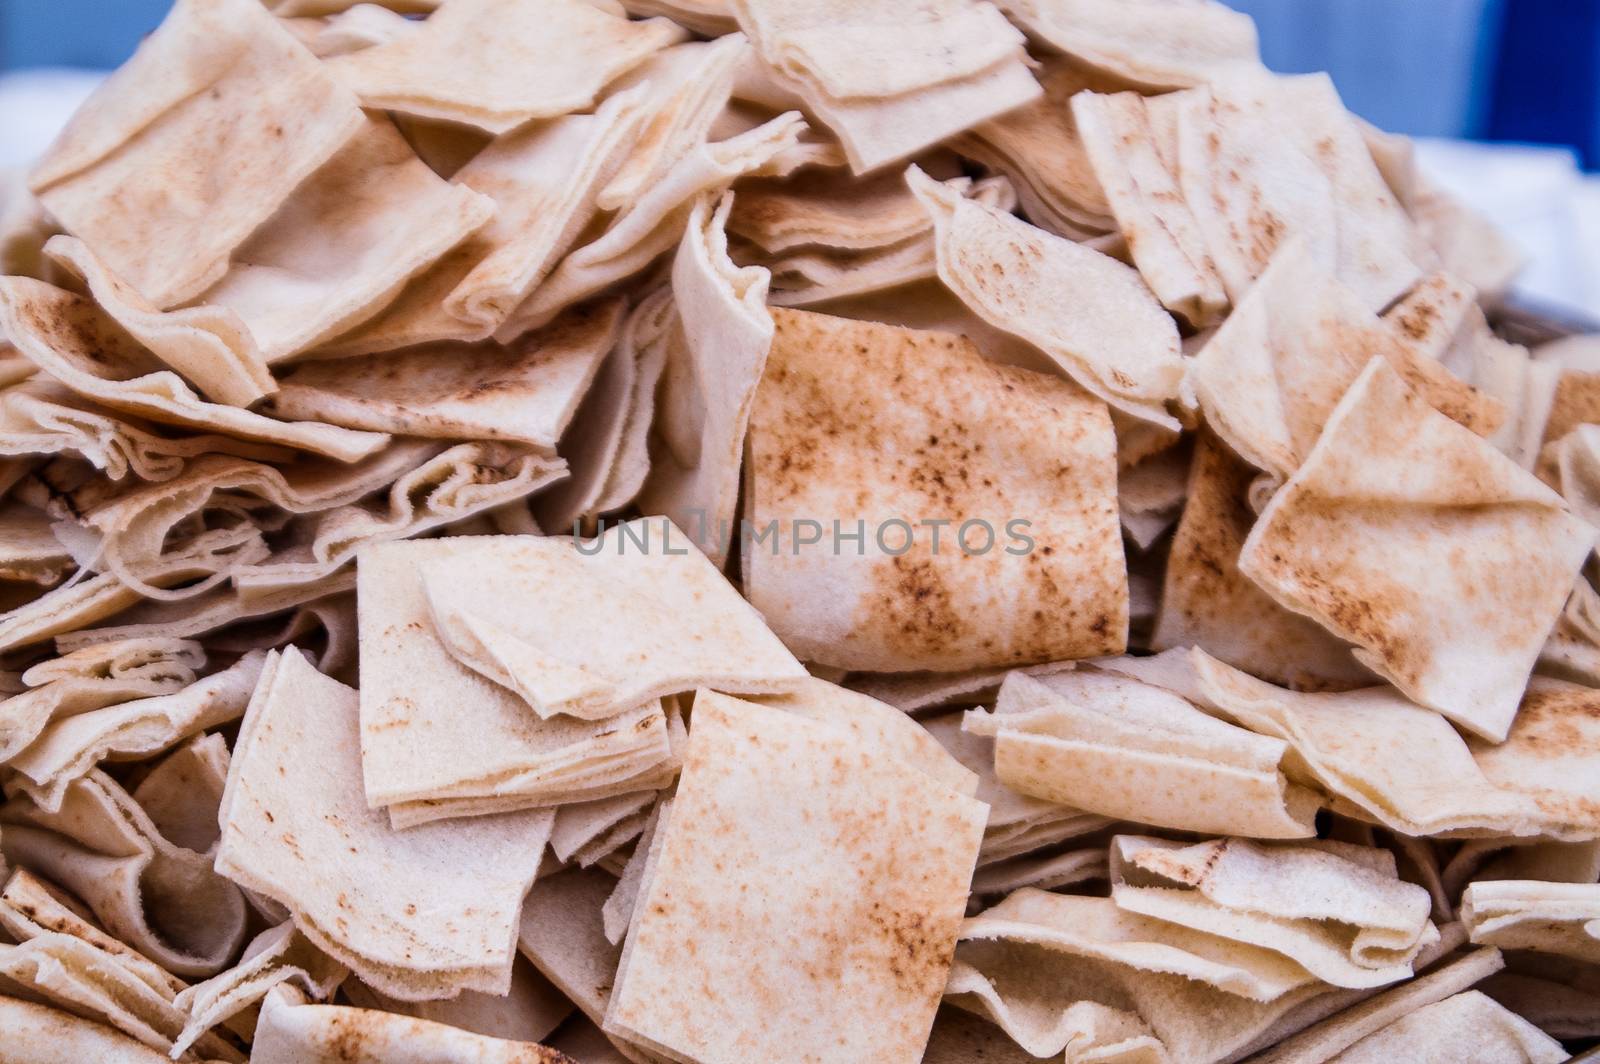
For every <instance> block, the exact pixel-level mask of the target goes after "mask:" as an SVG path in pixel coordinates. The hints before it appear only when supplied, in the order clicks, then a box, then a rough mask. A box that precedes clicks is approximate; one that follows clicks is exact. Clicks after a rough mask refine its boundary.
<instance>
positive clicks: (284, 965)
mask: <svg viewBox="0 0 1600 1064" xmlns="http://www.w3.org/2000/svg"><path fill="white" fill-rule="evenodd" d="M349 974H350V973H349V969H347V968H346V967H345V966H344V965H342V964H340V963H339V962H338V961H336V960H334V959H333V958H331V957H329V956H328V955H327V954H325V953H323V952H322V951H321V950H319V949H317V948H316V947H315V946H313V945H312V944H311V942H310V940H308V939H307V938H306V937H305V936H304V935H302V934H300V932H298V931H296V930H295V928H294V924H292V923H283V924H279V925H278V926H277V927H272V928H268V929H267V930H265V931H263V932H261V934H259V935H257V936H256V937H255V938H253V939H251V940H250V944H249V945H247V946H246V947H245V948H244V955H243V956H242V957H241V958H240V959H239V962H238V963H237V964H235V965H234V966H233V967H232V968H229V969H228V970H227V971H225V972H221V973H219V974H217V975H214V976H212V977H211V978H210V979H207V980H206V981H205V982H203V983H196V984H195V985H194V986H190V987H185V988H184V989H183V990H181V991H180V992H179V993H178V996H177V997H176V998H174V999H173V1004H174V1005H176V1006H177V1007H178V1008H180V1009H182V1010H183V1011H184V1012H186V1013H187V1014H188V1022H186V1023H185V1024H184V1028H183V1033H182V1034H181V1035H180V1036H179V1037H178V1039H177V1040H176V1043H175V1045H176V1048H177V1049H178V1050H179V1051H181V1050H183V1049H186V1048H187V1047H188V1046H190V1045H191V1044H195V1043H196V1042H197V1041H198V1040H199V1039H201V1038H202V1037H203V1036H204V1034H205V1032H206V1031H208V1030H209V1029H211V1028H212V1027H215V1026H217V1025H219V1024H223V1023H226V1022H227V1021H229V1020H231V1019H233V1018H234V1017H235V1016H237V1015H239V1014H240V1013H241V1012H244V1011H245V1010H248V1009H251V1008H252V1007H253V1006H255V1005H257V1004H258V1003H259V1002H260V1000H261V999H262V998H264V997H266V995H267V993H268V992H269V991H270V990H271V989H272V988H273V987H275V986H277V985H279V984H280V983H292V984H294V985H295V986H296V987H297V988H298V989H299V990H300V991H301V992H302V993H304V994H306V995H308V996H309V997H310V998H311V999H312V1000H313V1001H326V1000H328V999H329V998H331V997H332V996H333V992H334V991H335V990H336V989H337V988H338V987H339V984H340V983H342V982H344V980H345V977H346V976H347V975H349Z"/></svg>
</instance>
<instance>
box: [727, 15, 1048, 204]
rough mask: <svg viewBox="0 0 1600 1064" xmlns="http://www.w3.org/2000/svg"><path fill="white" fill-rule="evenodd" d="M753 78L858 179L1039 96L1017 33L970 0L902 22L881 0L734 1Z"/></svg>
mask: <svg viewBox="0 0 1600 1064" xmlns="http://www.w3.org/2000/svg"><path fill="white" fill-rule="evenodd" d="M731 6H732V7H733V13H734V15H735V17H736V18H737V19H738V20H739V28H740V29H742V30H743V31H744V32H745V33H746V34H748V35H749V37H750V41H751V43H752V44H754V45H755V46H756V50H757V52H758V53H759V54H760V60H761V67H762V70H761V74H762V76H763V77H765V78H766V79H769V80H770V81H771V82H772V83H773V85H774V86H775V87H776V89H777V91H778V92H779V93H780V94H784V95H790V96H797V97H799V98H800V99H801V100H803V101H804V102H805V104H806V106H807V108H808V110H809V111H811V112H812V113H815V114H816V115H817V117H818V118H820V119H821V120H822V123H823V124H824V125H826V126H827V127H828V128H829V130H831V131H832V132H833V134H834V135H835V136H836V137H838V139H839V142H840V144H841V145H843V147H844V149H845V152H846V154H847V155H848V156H849V159H850V168H851V169H852V170H854V171H855V172H856V173H858V174H863V173H866V172H867V171H869V170H875V169H877V168H878V167H880V166H883V165H886V164H888V163H891V162H894V161H895V160H897V159H903V158H906V157H907V156H910V155H913V154H915V153H916V152H918V151H920V150H922V149H923V148H925V147H928V146H930V145H933V144H937V143H938V142H939V141H941V140H944V139H945V138H946V137H949V136H951V135H953V134H956V133H959V132H961V131H962V130H965V129H968V128H970V127H972V126H975V125H977V124H978V123H980V122H983V121H985V120H986V119H990V118H994V117H996V116H997V115H1000V114H1003V113H1005V112H1006V111H1009V110H1011V109H1012V108H1014V107H1018V106H1020V105H1022V104H1025V103H1028V102H1029V101H1030V100H1033V99H1035V98H1036V97H1037V96H1038V95H1039V93H1040V90H1039V86H1038V83H1037V82H1035V81H1034V80H1033V78H1032V77H1031V76H1030V75H1029V73H1028V68H1027V66H1026V63H1027V55H1026V53H1025V52H1024V51H1023V47H1022V45H1023V40H1022V34H1021V33H1019V32H1018V31H1017V30H1016V29H1014V28H1013V27H1012V26H1011V25H1010V24H1008V23H1007V22H1006V20H1005V18H1004V16H1002V15H1001V14H1000V12H999V10H998V9H996V8H995V7H994V5H992V4H989V3H986V2H982V0H938V2H936V3H929V4H924V5H922V6H921V7H920V8H919V9H918V10H917V11H916V12H915V14H914V16H913V17H907V12H905V11H904V9H903V8H902V7H900V6H899V5H897V4H894V3H892V2H888V0H874V2H871V3H843V2H840V0H815V2H806V3H790V2H784V0H734V2H733V4H732V5H731Z"/></svg>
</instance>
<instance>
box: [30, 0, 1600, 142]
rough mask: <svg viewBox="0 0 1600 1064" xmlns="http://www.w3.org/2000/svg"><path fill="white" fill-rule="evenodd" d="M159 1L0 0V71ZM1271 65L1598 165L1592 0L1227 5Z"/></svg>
mask: <svg viewBox="0 0 1600 1064" xmlns="http://www.w3.org/2000/svg"><path fill="white" fill-rule="evenodd" d="M169 3H170V0H0V71H3V70H21V69H26V68H38V67H80V68H83V67H87V68H100V69H109V68H111V67H114V66H116V65H117V64H119V63H121V62H122V60H123V59H125V58H126V57H127V55H128V53H129V52H131V51H132V50H133V47H134V45H135V44H137V43H138V40H139V37H140V36H141V35H142V34H144V33H147V32H148V31H149V30H150V29H151V28H153V27H154V26H155V25H156V24H157V23H158V22H159V21H160V20H161V16H162V14H163V13H164V12H165V11H166V9H167V7H168V6H169ZM1232 6H1234V7H1236V8H1239V9H1240V10H1243V11H1247V12H1249V13H1250V14H1251V15H1253V16H1255V18H1256V21H1257V24H1258V25H1259V26H1260V28H1261V50H1262V54H1263V55H1264V57H1265V58H1266V61H1267V64H1268V65H1269V66H1271V67H1273V68H1274V69H1276V70H1282V71H1289V72H1298V71H1308V70H1329V71H1332V72H1333V75H1334V80H1335V81H1336V82H1337V84H1338V85H1339V89H1340V91H1341V92H1342V93H1343V94H1344V97H1345V102H1346V103H1347V104H1348V105H1349V106H1350V108H1351V110H1353V111H1355V112H1357V113H1358V114H1361V115H1363V116H1364V117H1366V118H1368V119H1370V120H1372V121H1373V122H1375V123H1376V124H1378V125H1379V126H1382V127H1383V128H1385V129H1392V130H1395V131H1397V132H1402V133H1412V134H1419V135H1427V136H1435V137H1461V138H1471V139H1479V140H1500V141H1518V142H1523V143H1540V144H1560V145H1566V146H1569V147H1571V148H1572V149H1573V150H1574V151H1575V152H1576V153H1577V154H1578V156H1579V157H1580V158H1581V159H1582V160H1583V162H1584V164H1585V166H1586V167H1587V168H1589V169H1594V168H1595V167H1596V166H1600V107H1597V106H1596V95H1597V88H1600V86H1597V80H1600V79H1597V77H1596V73H1597V70H1596V67H1597V56H1600V0H1233V3H1232Z"/></svg>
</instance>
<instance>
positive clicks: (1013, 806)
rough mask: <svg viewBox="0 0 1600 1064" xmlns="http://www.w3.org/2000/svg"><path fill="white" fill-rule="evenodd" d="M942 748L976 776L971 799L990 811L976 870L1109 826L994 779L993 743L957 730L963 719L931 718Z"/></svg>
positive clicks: (956, 715) (930, 724)
mask: <svg viewBox="0 0 1600 1064" xmlns="http://www.w3.org/2000/svg"><path fill="white" fill-rule="evenodd" d="M924 726H925V727H926V728H927V731H928V734H930V735H932V736H933V737H934V739H936V740H937V741H938V743H939V745H940V746H942V747H944V748H945V749H946V750H948V751H949V752H950V755H951V756H952V757H954V758H955V759H956V760H957V761H959V762H961V764H962V765H964V766H965V767H966V768H967V770H968V771H970V772H972V773H974V774H975V775H976V776H977V777H978V788H977V790H976V792H974V796H975V797H976V798H977V799H978V801H980V802H982V803H984V804H985V805H987V806H988V807H989V813H988V816H987V818H986V822H985V826H984V835H983V844H982V845H981V846H980V847H979V850H978V866H979V867H980V868H986V867H989V866H991V865H995V864H998V863H1000V862H1002V861H1006V860H1010V859H1011V858H1015V857H1019V856H1022V855H1024V854H1029V853H1033V852H1035V851H1038V850H1041V849H1044V848H1046V847H1049V846H1052V845H1055V844H1057V843H1061V842H1065V841H1067V840H1068V839H1074V838H1081V837H1083V836H1085V835H1092V834H1094V833H1095V832H1098V831H1101V830H1103V829H1105V828H1107V827H1109V826H1110V825H1111V824H1112V823H1113V821H1112V820H1111V819H1110V818H1109V817H1103V816H1097V815H1095V814H1093V813H1086V812H1084V811H1083V810H1081V809H1073V808H1072V807H1071V806H1065V805H1058V804H1056V803H1055V802H1047V801H1045V800H1044V799H1042V798H1035V797H1033V796H1031V795H1027V794H1021V793H1019V792H1017V791H1014V790H1012V789H1011V788H1009V787H1007V786H1006V785H1005V784H1004V783H1001V782H1000V780H999V778H998V776H997V775H996V774H995V754H994V748H995V742H994V740H993V739H989V738H987V737H985V736H981V735H974V734H972V733H970V732H967V731H964V730H963V729H962V727H961V715H960V714H959V713H950V714H946V715H944V716H938V717H932V718H930V719H928V720H927V722H926V723H925V725H924Z"/></svg>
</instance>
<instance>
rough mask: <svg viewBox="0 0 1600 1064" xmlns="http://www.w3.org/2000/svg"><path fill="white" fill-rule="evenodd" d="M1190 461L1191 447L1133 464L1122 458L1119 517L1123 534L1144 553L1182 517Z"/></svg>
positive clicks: (1169, 451) (1171, 450) (1177, 449)
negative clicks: (1124, 462)
mask: <svg viewBox="0 0 1600 1064" xmlns="http://www.w3.org/2000/svg"><path fill="white" fill-rule="evenodd" d="M1113 424H1115V423H1114V422H1113ZM1190 459H1191V448H1189V447H1186V446H1183V445H1181V444H1180V445H1177V446H1173V447H1169V448H1167V449H1166V450H1163V451H1158V452H1156V453H1155V454H1154V455H1151V456H1150V457H1148V458H1142V459H1140V460H1139V461H1136V462H1134V463H1133V464H1132V465H1121V462H1120V459H1119V465H1121V468H1119V470H1118V472H1117V515H1118V517H1119V518H1120V519H1121V521H1122V531H1123V533H1124V534H1125V535H1126V536H1127V538H1128V539H1129V540H1130V541H1131V542H1132V544H1133V545H1134V547H1136V548H1137V549H1138V550H1140V551H1141V552H1147V551H1149V550H1150V548H1152V547H1153V546H1155V544H1156V541H1157V540H1159V539H1160V538H1161V537H1162V536H1163V535H1164V534H1165V533H1166V531H1167V530H1168V529H1169V528H1171V527H1172V526H1173V525H1175V524H1177V523H1178V520H1179V518H1180V517H1181V516H1182V514H1183V504H1184V500H1185V499H1186V498H1187V495H1188V491H1189V466H1190V464H1191V461H1190Z"/></svg>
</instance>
